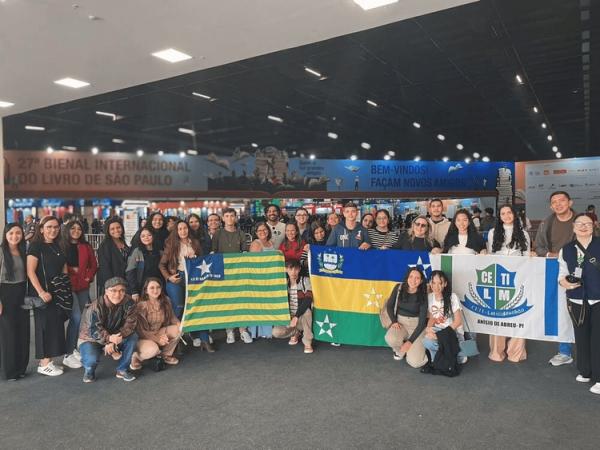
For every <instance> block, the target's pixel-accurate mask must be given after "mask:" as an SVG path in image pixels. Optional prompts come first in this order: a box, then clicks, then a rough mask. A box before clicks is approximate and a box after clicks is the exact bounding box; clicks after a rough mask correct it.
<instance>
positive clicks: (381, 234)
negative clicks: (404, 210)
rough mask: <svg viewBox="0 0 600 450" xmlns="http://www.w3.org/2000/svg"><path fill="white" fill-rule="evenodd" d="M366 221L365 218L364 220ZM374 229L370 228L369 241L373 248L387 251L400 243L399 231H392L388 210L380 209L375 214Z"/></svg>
mask: <svg viewBox="0 0 600 450" xmlns="http://www.w3.org/2000/svg"><path fill="white" fill-rule="evenodd" d="M363 219H364V218H363ZM375 223H376V226H375V227H374V228H369V229H368V230H367V231H368V233H369V240H370V241H371V244H372V246H373V248H376V249H378V250H385V249H388V248H393V247H394V246H395V245H396V243H397V242H398V239H399V236H398V232H397V231H391V230H390V213H389V212H388V211H387V209H380V210H379V211H377V213H376V214H375Z"/></svg>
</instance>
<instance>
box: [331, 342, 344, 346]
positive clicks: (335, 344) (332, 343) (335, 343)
mask: <svg viewBox="0 0 600 450" xmlns="http://www.w3.org/2000/svg"><path fill="white" fill-rule="evenodd" d="M330 344H331V345H333V346H334V347H341V346H342V344H338V343H337V342H331V343H330Z"/></svg>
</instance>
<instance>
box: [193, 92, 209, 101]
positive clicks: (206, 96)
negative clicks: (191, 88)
mask: <svg viewBox="0 0 600 450" xmlns="http://www.w3.org/2000/svg"><path fill="white" fill-rule="evenodd" d="M192 95H195V96H196V97H200V98H203V99H204V100H212V97H211V96H210V95H206V94H201V93H200V92H192Z"/></svg>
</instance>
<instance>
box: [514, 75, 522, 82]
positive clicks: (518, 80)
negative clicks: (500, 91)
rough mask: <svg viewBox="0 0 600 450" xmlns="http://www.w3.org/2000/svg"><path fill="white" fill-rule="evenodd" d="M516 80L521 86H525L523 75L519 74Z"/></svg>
mask: <svg viewBox="0 0 600 450" xmlns="http://www.w3.org/2000/svg"><path fill="white" fill-rule="evenodd" d="M515 79H516V80H517V83H519V84H523V78H521V75H519V74H517V75H516V76H515Z"/></svg>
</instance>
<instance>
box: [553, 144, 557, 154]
mask: <svg viewBox="0 0 600 450" xmlns="http://www.w3.org/2000/svg"><path fill="white" fill-rule="evenodd" d="M552 151H553V152H554V153H556V152H557V151H558V147H557V146H556V145H553V146H552Z"/></svg>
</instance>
